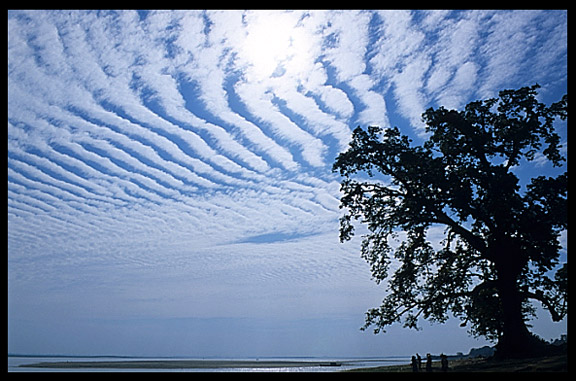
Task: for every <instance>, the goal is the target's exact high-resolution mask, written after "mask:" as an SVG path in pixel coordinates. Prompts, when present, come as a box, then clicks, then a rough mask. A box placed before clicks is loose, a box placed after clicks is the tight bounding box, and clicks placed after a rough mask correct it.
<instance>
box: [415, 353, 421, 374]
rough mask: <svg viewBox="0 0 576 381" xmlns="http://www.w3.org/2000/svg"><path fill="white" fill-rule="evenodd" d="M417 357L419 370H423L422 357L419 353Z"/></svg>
mask: <svg viewBox="0 0 576 381" xmlns="http://www.w3.org/2000/svg"><path fill="white" fill-rule="evenodd" d="M416 359H417V360H418V371H419V372H421V371H422V357H420V355H419V354H418V353H416Z"/></svg>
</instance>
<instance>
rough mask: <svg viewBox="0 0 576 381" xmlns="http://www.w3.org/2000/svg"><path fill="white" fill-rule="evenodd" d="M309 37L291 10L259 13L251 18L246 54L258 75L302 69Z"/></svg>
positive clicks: (272, 75) (282, 73)
mask: <svg viewBox="0 0 576 381" xmlns="http://www.w3.org/2000/svg"><path fill="white" fill-rule="evenodd" d="M307 40H308V39H307V37H306V32H305V30H304V28H303V27H301V26H298V17H297V16H296V15H294V14H291V13H260V12H258V13H256V14H255V15H253V17H251V18H250V20H249V23H248V26H247V35H246V40H245V42H244V46H243V49H242V53H241V54H242V55H243V56H244V57H245V59H246V61H247V62H248V64H249V65H250V67H251V69H252V74H253V75H255V76H256V77H257V78H260V79H262V78H269V77H275V76H282V75H284V73H286V72H289V73H290V74H294V73H295V72H296V73H297V72H298V71H299V70H302V68H303V66H304V64H305V61H306V57H307V45H308V42H307Z"/></svg>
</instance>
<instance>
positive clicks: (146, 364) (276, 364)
mask: <svg viewBox="0 0 576 381" xmlns="http://www.w3.org/2000/svg"><path fill="white" fill-rule="evenodd" d="M341 365H342V363H341V362H334V361H281V360H270V361H268V360H262V361H259V360H150V361H138V360H134V361H56V362H40V363H34V364H22V365H19V368H50V369H226V368H294V367H319V366H322V367H334V368H335V369H336V368H338V367H339V366H341Z"/></svg>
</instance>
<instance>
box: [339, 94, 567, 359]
mask: <svg viewBox="0 0 576 381" xmlns="http://www.w3.org/2000/svg"><path fill="white" fill-rule="evenodd" d="M538 88H539V86H538V85H534V86H532V87H524V88H521V89H518V90H506V91H502V92H500V94H499V97H498V98H493V99H488V100H484V101H476V102H471V103H469V104H468V105H466V106H465V108H464V109H463V110H461V111H457V110H447V109H445V108H443V107H440V108H437V109H433V108H430V109H428V110H427V111H426V112H425V113H424V114H423V121H424V122H425V123H426V133H427V140H426V141H425V142H424V143H423V144H422V145H416V146H415V145H412V141H411V140H410V139H409V138H408V137H407V136H405V135H403V134H401V133H400V130H399V129H398V128H397V127H394V128H385V129H383V128H380V127H368V128H367V129H362V128H360V127H358V128H356V129H355V130H354V132H353V138H352V141H351V142H350V145H349V148H348V150H347V151H346V152H343V153H341V154H340V155H339V156H338V157H337V159H336V162H335V163H334V167H333V170H334V171H336V172H339V173H340V175H341V176H342V177H343V179H342V182H341V192H342V193H343V195H342V197H341V200H340V202H341V208H344V209H345V210H346V214H344V215H343V216H342V218H341V220H340V239H341V241H345V240H349V239H351V238H352V237H353V235H354V232H355V225H356V223H355V221H359V222H361V223H363V224H366V226H367V229H368V231H369V233H368V234H366V235H364V236H363V241H362V246H361V254H362V257H363V258H364V259H365V260H366V261H367V262H368V263H369V264H370V266H371V272H372V275H373V278H374V279H375V280H376V282H381V281H383V280H385V279H387V280H388V282H387V286H388V290H387V294H386V297H385V298H384V300H383V302H382V305H381V306H380V307H378V308H374V309H371V310H369V311H368V312H367V314H366V325H365V327H364V328H368V327H370V326H374V328H375V329H374V331H375V332H376V333H378V332H380V331H382V330H384V329H385V328H386V327H387V326H389V325H391V324H393V323H396V322H401V323H402V324H403V325H404V326H405V327H410V328H417V327H418V321H419V319H420V318H424V319H428V320H432V321H436V322H444V321H446V320H447V318H448V313H449V312H451V313H452V314H454V315H455V316H457V317H459V318H460V319H462V320H463V324H469V326H470V329H471V332H472V333H474V334H476V335H483V336H486V337H488V338H491V339H499V340H501V341H505V340H502V339H503V338H506V337H508V339H509V340H508V342H509V341H511V340H512V339H514V340H518V335H520V334H521V333H522V332H520V333H519V332H514V333H512V331H513V330H515V328H511V327H510V326H512V325H514V324H521V325H522V326H523V327H525V326H524V324H525V321H526V320H527V319H528V317H529V316H530V312H531V311H532V310H533V308H532V307H531V304H530V300H538V301H540V302H541V303H542V305H543V306H544V307H546V308H547V309H548V310H549V311H550V313H551V316H552V318H553V320H555V321H558V320H561V319H562V318H563V317H564V316H565V314H566V308H567V287H566V283H567V267H566V265H564V267H562V268H561V269H560V270H559V271H557V272H556V275H555V276H554V277H551V276H550V273H551V270H553V269H555V268H556V267H557V266H558V258H559V251H560V249H561V246H560V243H559V236H560V234H561V232H562V231H563V230H565V229H567V182H568V177H567V172H563V173H562V174H560V175H558V176H556V177H546V176H536V177H533V178H532V179H531V180H530V182H529V183H527V184H524V185H521V183H520V180H519V177H518V175H517V171H518V170H519V169H520V168H522V166H526V165H529V164H528V162H531V161H534V160H539V161H542V160H546V161H548V162H550V163H551V164H552V165H553V166H555V167H562V166H563V165H564V162H565V161H566V159H565V158H564V157H563V155H562V152H561V150H560V148H561V145H560V137H559V136H558V134H557V133H556V132H555V128H554V121H555V120H556V119H557V118H560V119H562V120H565V119H566V118H567V116H568V111H567V107H568V98H567V96H566V95H565V96H564V97H563V98H562V100H560V101H559V102H556V103H554V104H552V105H550V106H546V105H545V104H543V103H540V102H539V101H538V100H537V99H536V95H537V89H538ZM438 226H442V227H443V229H444V230H443V240H442V241H441V243H440V245H439V246H438V245H437V244H436V243H435V244H433V243H432V242H431V241H430V239H429V237H428V235H429V234H431V233H430V228H432V227H433V228H434V229H435V230H434V232H436V233H437V232H438V230H439V229H438ZM440 231H441V230H440ZM392 270H393V273H392V274H390V273H391V271H392ZM519 320H520V321H519ZM521 331H522V330H521ZM526 332H527V331H526ZM507 333H508V334H507ZM506 350H507V351H508V350H511V348H507V349H506ZM502 351H504V349H503V350H502Z"/></svg>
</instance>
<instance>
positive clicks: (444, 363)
mask: <svg viewBox="0 0 576 381" xmlns="http://www.w3.org/2000/svg"><path fill="white" fill-rule="evenodd" d="M440 366H441V369H442V372H446V371H448V357H447V356H446V355H445V354H444V353H442V354H441V355H440ZM412 371H413V372H421V371H422V357H420V355H419V354H418V353H416V356H412ZM426 372H432V355H431V354H430V353H427V354H426Z"/></svg>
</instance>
